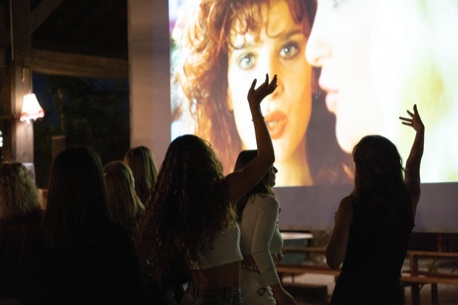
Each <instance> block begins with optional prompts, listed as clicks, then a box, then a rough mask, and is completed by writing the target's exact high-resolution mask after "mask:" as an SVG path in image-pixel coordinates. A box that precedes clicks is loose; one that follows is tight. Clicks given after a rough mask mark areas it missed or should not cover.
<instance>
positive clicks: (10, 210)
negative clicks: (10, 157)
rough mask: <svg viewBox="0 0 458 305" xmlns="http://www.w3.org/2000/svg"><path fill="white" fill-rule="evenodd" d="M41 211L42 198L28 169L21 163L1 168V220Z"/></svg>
mask: <svg viewBox="0 0 458 305" xmlns="http://www.w3.org/2000/svg"><path fill="white" fill-rule="evenodd" d="M37 209H40V197H39V196H38V192H37V188H36V186H35V183H34V182H33V181H32V179H31V178H30V176H29V174H28V172H27V168H26V167H25V166H24V165H23V164H22V163H19V162H11V163H3V164H2V165H1V167H0V220H7V219H11V218H14V217H17V216H23V215H26V214H28V213H30V212H33V211H34V210H37Z"/></svg>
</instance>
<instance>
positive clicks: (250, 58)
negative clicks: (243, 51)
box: [239, 54, 255, 70]
mask: <svg viewBox="0 0 458 305" xmlns="http://www.w3.org/2000/svg"><path fill="white" fill-rule="evenodd" d="M254 64H255V58H254V55H253V54H247V55H243V56H242V57H241V58H240V60H239V67H240V68H241V69H243V70H248V69H250V68H252V67H253V66H254Z"/></svg>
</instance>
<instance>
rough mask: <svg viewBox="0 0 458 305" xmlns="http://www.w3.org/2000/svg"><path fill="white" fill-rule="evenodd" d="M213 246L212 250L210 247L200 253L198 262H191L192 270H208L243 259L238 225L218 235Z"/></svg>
mask: <svg viewBox="0 0 458 305" xmlns="http://www.w3.org/2000/svg"><path fill="white" fill-rule="evenodd" d="M212 245H213V247H212V248H210V247H209V246H208V247H207V249H205V251H203V253H202V252H201V253H199V258H198V260H197V261H193V260H191V262H190V265H191V269H197V270H199V269H208V268H211V267H216V266H221V265H225V264H229V263H233V262H238V261H241V260H242V259H243V256H242V253H241V252H240V228H239V226H238V225H237V224H236V225H235V226H234V227H231V228H228V229H226V230H225V231H223V232H221V233H220V234H219V235H217V236H216V237H215V239H214V240H213V242H212Z"/></svg>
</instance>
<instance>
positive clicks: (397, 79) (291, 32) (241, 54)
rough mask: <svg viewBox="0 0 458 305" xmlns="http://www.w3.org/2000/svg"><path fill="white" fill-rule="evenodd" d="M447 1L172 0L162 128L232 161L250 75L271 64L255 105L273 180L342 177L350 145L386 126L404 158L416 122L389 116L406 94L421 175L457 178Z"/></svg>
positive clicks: (246, 118) (457, 73)
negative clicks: (167, 113) (267, 87)
mask: <svg viewBox="0 0 458 305" xmlns="http://www.w3.org/2000/svg"><path fill="white" fill-rule="evenodd" d="M457 6H458V5H457V4H455V2H454V1H445V0H443V1H433V0H423V1H402V3H399V1H395V0H385V1H377V0H341V1H335V0H319V1H318V3H317V2H316V1H313V0H265V1H251V0H219V1H214V0H185V1H181V2H177V1H170V5H169V8H170V24H171V33H172V50H171V55H172V57H171V58H172V92H171V100H172V114H173V118H174V121H173V123H172V138H175V137H176V136H178V135H180V134H184V133H193V134H196V135H198V136H200V137H202V138H204V139H205V140H207V141H208V142H210V143H211V145H212V148H213V149H214V150H215V153H216V154H217V156H218V158H219V159H220V160H221V162H222V163H223V166H224V170H225V173H228V172H231V171H232V170H233V168H234V165H235V159H236V156H237V155H238V153H239V152H240V151H241V150H243V149H253V148H256V141H255V136H254V128H253V125H252V121H251V114H250V111H249V107H248V102H247V100H246V94H247V90H248V88H249V86H250V85H251V81H252V80H253V79H254V78H257V79H258V80H263V79H264V77H265V74H266V73H269V75H274V74H276V75H277V76H278V88H277V90H276V91H275V92H274V93H273V94H272V95H271V96H269V97H267V98H266V100H265V101H263V103H262V111H263V114H264V116H265V119H266V123H267V126H268V128H269V131H270V134H271V138H272V141H273V144H274V149H275V156H276V161H275V166H276V168H277V169H278V173H277V186H311V185H324V184H350V183H352V180H353V168H354V166H353V162H352V157H351V152H352V149H353V147H354V145H355V144H356V143H357V142H358V141H359V140H360V139H361V138H362V137H363V136H365V135H368V134H380V135H383V136H385V137H388V138H389V139H390V140H392V141H393V142H394V143H395V144H396V146H397V147H398V149H399V151H400V153H401V156H402V157H403V159H404V160H406V159H407V157H408V153H409V149H410V147H411V144H412V141H413V137H414V131H413V130H411V129H409V128H406V127H405V126H402V125H401V123H400V122H399V119H398V118H399V116H405V115H407V114H406V109H412V106H413V104H417V106H418V109H419V111H420V113H421V115H422V118H423V120H424V122H425V125H426V143H425V152H426V153H425V156H424V158H423V163H422V175H421V176H422V182H449V181H458V154H457V152H458V143H457V142H456V141H453V140H452V139H450V138H449V137H450V135H449V133H450V132H453V131H458V120H457V119H456V118H458V85H456V84H458V42H456V41H455V40H453V39H450V37H452V36H450V31H452V30H451V29H450V28H453V31H455V32H457V31H458V24H457V22H458V15H457V12H458V7H457ZM454 14H455V15H457V16H454ZM450 22H451V23H452V24H450ZM455 34H457V35H458V33H455ZM457 37H458V36H457Z"/></svg>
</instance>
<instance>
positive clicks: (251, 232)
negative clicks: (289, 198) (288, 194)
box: [240, 194, 283, 286]
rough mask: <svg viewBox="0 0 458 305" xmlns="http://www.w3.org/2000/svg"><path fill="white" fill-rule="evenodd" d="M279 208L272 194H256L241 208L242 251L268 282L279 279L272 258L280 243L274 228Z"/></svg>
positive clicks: (276, 226)
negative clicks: (250, 257)
mask: <svg viewBox="0 0 458 305" xmlns="http://www.w3.org/2000/svg"><path fill="white" fill-rule="evenodd" d="M279 209H280V204H279V202H278V200H277V199H276V198H275V197H274V196H270V195H262V196H261V195H259V194H256V195H254V196H252V197H251V198H250V199H249V200H248V202H247V204H246V206H245V208H244V209H243V213H242V221H241V223H240V229H241V231H242V237H241V243H240V244H241V245H240V247H241V251H242V254H243V255H252V256H253V259H254V260H255V262H256V265H257V266H258V268H259V270H260V272H261V275H262V278H263V280H264V283H265V284H266V285H269V286H272V285H275V284H278V283H279V282H280V279H279V277H278V274H277V271H276V268H275V262H274V259H273V256H276V255H277V254H278V253H279V252H280V251H281V249H282V247H283V239H282V237H281V234H280V231H279V230H278V213H279Z"/></svg>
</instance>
